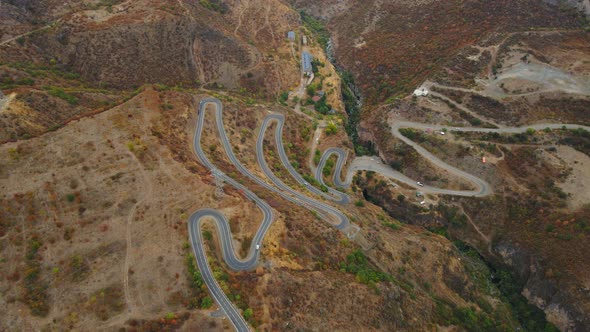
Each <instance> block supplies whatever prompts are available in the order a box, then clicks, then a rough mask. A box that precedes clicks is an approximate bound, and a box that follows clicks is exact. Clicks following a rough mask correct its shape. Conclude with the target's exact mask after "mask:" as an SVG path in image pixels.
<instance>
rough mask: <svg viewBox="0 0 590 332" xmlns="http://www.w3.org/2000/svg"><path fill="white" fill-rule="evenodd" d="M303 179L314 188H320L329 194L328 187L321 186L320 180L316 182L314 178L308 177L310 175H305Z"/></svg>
mask: <svg viewBox="0 0 590 332" xmlns="http://www.w3.org/2000/svg"><path fill="white" fill-rule="evenodd" d="M301 177H303V179H304V180H305V181H307V182H308V183H309V184H311V185H312V186H314V187H316V188H319V189H320V190H321V191H323V192H325V193H327V192H328V187H326V186H325V185H323V184H321V183H320V182H319V181H318V180H316V179H315V178H314V177H313V176H311V175H308V174H303V175H302V176H301Z"/></svg>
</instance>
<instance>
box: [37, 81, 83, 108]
mask: <svg viewBox="0 0 590 332" xmlns="http://www.w3.org/2000/svg"><path fill="white" fill-rule="evenodd" d="M43 89H44V90H45V91H47V93H48V94H49V95H51V96H54V97H57V98H60V99H63V100H65V101H67V102H68V104H70V105H77V104H78V98H76V97H74V96H72V95H70V94H68V93H67V92H65V91H64V89H62V88H58V87H56V86H44V87H43Z"/></svg>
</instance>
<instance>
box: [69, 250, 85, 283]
mask: <svg viewBox="0 0 590 332" xmlns="http://www.w3.org/2000/svg"><path fill="white" fill-rule="evenodd" d="M70 269H71V271H72V273H71V275H72V281H75V282H79V281H82V280H84V279H86V277H87V276H88V273H90V266H88V263H87V262H86V260H85V259H84V258H83V257H82V256H80V255H73V256H72V257H71V258H70Z"/></svg>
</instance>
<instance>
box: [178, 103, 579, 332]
mask: <svg viewBox="0 0 590 332" xmlns="http://www.w3.org/2000/svg"><path fill="white" fill-rule="evenodd" d="M208 105H213V106H214V107H215V119H216V126H217V130H218V131H219V137H220V139H221V143H222V145H223V147H224V150H225V153H226V155H227V157H228V158H229V160H230V162H231V163H232V164H233V165H234V166H235V167H236V169H237V170H238V171H239V172H240V173H242V174H243V175H244V176H246V177H248V178H249V179H250V180H252V181H254V182H255V183H257V184H258V185H260V186H262V187H264V188H265V189H267V190H270V191H271V192H273V193H276V194H278V195H280V196H281V197H282V198H284V199H286V200H288V201H290V202H292V203H294V204H298V205H301V206H305V207H306V208H308V209H309V210H311V211H314V212H315V213H317V215H318V216H320V217H321V218H322V219H323V220H324V221H326V222H329V223H330V224H331V225H332V226H334V227H335V228H337V229H339V230H341V231H342V232H344V233H346V234H347V235H348V236H349V237H352V236H353V235H352V234H355V233H354V232H351V231H352V230H355V229H356V231H358V230H359V228H358V226H355V225H352V224H351V223H350V221H349V219H348V217H347V216H346V215H345V214H344V213H342V212H341V211H339V210H338V209H337V208H334V207H332V206H331V205H328V204H326V203H324V202H322V201H319V200H317V199H314V198H311V197H308V196H306V195H304V194H302V193H300V192H298V191H297V190H295V189H293V188H291V187H289V186H288V185H287V184H285V183H284V182H283V181H282V180H281V179H279V178H278V177H277V176H276V175H275V174H274V173H273V172H272V170H271V169H270V168H269V167H268V165H267V163H266V160H265V159H264V136H265V133H266V131H267V129H268V128H269V126H270V125H271V123H273V122H276V124H277V125H276V128H275V145H276V148H277V150H278V155H279V158H280V161H281V163H282V165H283V167H285V168H286V169H287V171H288V172H289V174H290V176H291V177H293V179H295V181H296V182H297V183H298V184H299V185H301V186H302V187H304V188H306V189H308V190H309V191H311V192H312V193H314V194H316V195H318V196H321V197H323V198H324V199H327V200H330V201H333V202H336V203H339V204H347V203H349V202H350V198H349V197H348V195H346V194H345V193H343V192H340V191H338V190H335V189H332V188H329V192H328V193H325V192H322V191H321V190H319V189H318V188H316V187H314V186H312V185H311V184H309V183H308V182H306V181H305V179H304V178H303V177H302V176H301V175H300V174H299V173H297V171H296V170H295V169H294V168H293V167H292V166H291V163H290V162H289V159H288V156H287V153H286V152H285V150H284V145H283V140H282V133H283V127H284V123H285V117H284V116H283V115H282V114H273V113H271V114H269V115H267V116H266V117H265V118H264V120H263V122H262V125H261V128H260V131H259V133H258V138H257V142H256V158H257V162H258V164H259V166H260V168H261V170H262V171H263V173H264V174H265V176H266V177H267V178H268V180H269V181H270V182H271V183H268V182H267V181H265V180H263V179H261V178H259V177H257V176H256V175H254V174H253V173H251V172H250V171H249V170H248V169H247V168H246V167H245V166H244V165H242V164H241V162H240V161H239V160H238V159H237V158H236V156H235V155H234V153H233V149H232V146H231V144H230V142H229V139H228V137H227V135H226V132H225V129H224V126H223V118H222V115H223V106H222V104H221V102H220V101H219V100H218V99H215V98H207V99H204V100H202V101H201V102H200V103H199V110H198V119H197V128H196V131H195V136H194V142H193V143H194V146H193V147H194V151H195V154H196V155H197V157H198V158H199V160H200V161H201V163H202V164H203V165H204V166H205V167H207V169H209V170H210V171H211V172H212V173H214V174H215V175H216V176H217V177H218V178H221V179H222V180H223V181H224V182H226V183H229V184H230V185H232V186H234V187H235V188H237V189H239V190H241V191H242V192H243V193H244V195H245V196H246V197H247V198H248V199H250V200H252V201H253V202H254V203H255V204H256V205H257V206H258V208H259V209H260V210H261V211H262V214H263V220H262V222H261V225H260V227H259V229H258V230H257V232H256V234H255V236H254V238H253V240H252V244H251V246H250V251H249V253H248V255H247V257H245V258H239V257H237V256H236V252H235V249H234V247H233V244H232V238H233V237H232V235H231V232H230V227H229V223H228V221H227V219H226V218H225V217H224V216H223V215H222V214H221V213H220V212H218V211H216V210H213V209H202V210H198V211H196V212H195V213H193V214H192V215H191V216H190V218H189V223H188V227H189V234H190V243H191V245H192V249H193V252H194V255H195V259H196V261H197V266H198V267H199V270H200V271H201V273H202V276H203V280H204V282H205V284H206V285H207V287H208V288H209V290H210V292H211V295H212V297H213V299H214V300H215V302H216V303H217V304H218V305H219V306H220V308H221V310H222V311H223V312H224V313H225V314H226V316H227V317H228V318H229V320H230V322H231V323H232V325H233V326H234V327H235V329H236V330H237V331H249V330H250V328H249V326H248V324H247V322H246V321H245V319H244V318H243V316H242V315H241V314H240V312H239V310H238V308H236V307H235V306H234V305H233V304H232V302H231V301H230V300H229V299H228V297H227V296H226V295H225V294H224V292H223V290H222V289H221V288H220V286H219V284H218V283H217V281H216V280H215V278H214V276H213V273H212V271H211V269H210V267H209V265H208V262H207V256H206V253H205V248H204V246H203V239H202V234H201V231H200V230H201V225H202V223H203V221H204V220H205V219H206V218H208V219H212V220H213V221H214V222H215V226H216V228H217V231H218V234H219V241H220V245H221V248H222V255H223V258H224V260H225V262H226V264H227V265H228V267H229V268H230V269H232V270H236V271H244V270H252V269H254V268H255V267H256V265H257V262H258V258H259V255H260V250H259V249H258V248H260V247H261V245H262V241H263V239H264V236H265V235H266V233H267V232H268V229H269V228H270V225H271V224H272V222H273V220H274V217H275V216H274V213H273V210H272V208H271V207H270V206H269V205H268V204H267V203H266V202H265V201H263V200H262V199H260V198H259V197H258V196H256V194H254V193H253V192H251V191H250V190H248V188H246V187H245V186H244V185H242V184H240V183H239V182H238V181H236V180H234V179H232V178H231V177H229V176H227V175H225V174H224V173H223V172H222V171H221V170H219V169H217V168H216V167H215V165H214V164H213V163H211V162H210V161H209V159H208V158H207V156H206V155H205V152H204V151H203V149H202V147H201V138H202V133H203V126H204V119H205V116H206V108H207V106H208ZM564 127H565V128H567V129H579V128H581V129H585V130H590V127H587V126H582V125H570V124H565V125H562V124H535V125H530V126H524V127H513V128H509V127H503V128H499V129H490V128H472V127H461V128H449V129H450V130H452V131H461V132H486V133H490V132H496V133H524V132H526V131H527V130H528V129H529V128H532V129H535V130H542V129H545V128H550V129H560V128H564ZM401 128H413V129H418V130H434V131H441V130H442V129H443V128H445V127H444V126H441V125H429V124H423V123H414V122H400V121H398V122H394V123H391V130H392V134H393V136H394V137H396V138H398V139H400V140H401V141H403V142H404V143H406V144H408V145H410V146H412V147H413V148H414V149H415V150H416V151H417V152H418V153H419V154H420V155H421V156H422V157H424V158H425V159H427V160H428V161H430V162H431V163H433V164H434V165H436V166H438V167H440V168H442V169H444V170H447V171H448V172H450V173H451V174H454V175H456V176H459V177H462V178H464V179H466V180H468V181H469V182H471V183H472V184H473V186H474V187H475V189H473V190H450V189H441V188H436V187H431V186H418V185H417V184H416V182H415V181H414V180H413V179H410V178H408V177H406V176H405V175H403V174H402V173H400V172H398V171H396V170H394V169H393V168H391V167H390V166H389V165H386V164H384V163H382V162H381V161H380V160H379V158H378V157H367V156H365V157H357V158H355V159H354V160H353V161H352V163H351V165H350V167H349V168H348V171H347V173H346V176H345V177H344V178H345V180H344V181H343V180H341V177H342V169H343V167H344V164H345V162H346V159H347V152H346V151H345V150H343V149H341V148H329V149H327V150H326V151H324V153H323V154H322V157H321V159H320V162H319V164H318V167H317V168H316V170H315V172H316V174H315V177H316V179H317V180H318V181H319V182H320V183H321V184H324V180H323V176H322V169H323V167H324V166H325V164H326V162H327V160H328V158H330V157H331V156H332V155H335V156H336V157H337V162H336V165H335V172H334V177H333V181H334V184H335V185H336V186H338V187H341V188H348V187H349V186H350V184H351V182H352V178H353V176H354V174H355V172H357V171H360V170H372V171H375V172H377V173H380V174H382V175H383V176H385V177H389V178H392V179H394V180H396V181H399V182H403V183H406V184H407V185H410V186H412V187H415V188H417V189H418V188H419V189H420V190H421V191H423V192H425V193H433V194H443V195H455V196H474V197H484V196H487V195H490V194H492V192H493V191H492V188H491V186H490V185H489V184H488V183H487V182H486V181H484V180H482V179H480V178H478V177H476V176H474V175H472V174H469V173H467V172H465V171H463V170H460V169H458V168H456V167H453V166H451V165H449V164H447V163H445V162H444V161H442V160H440V159H439V158H438V157H436V156H434V155H433V154H432V153H430V152H428V151H427V150H426V149H424V148H422V147H421V146H420V145H418V144H417V143H416V142H414V141H412V140H410V139H409V138H407V137H405V136H403V135H402V134H401V133H400V129H401ZM312 153H313V151H312ZM324 185H325V184H324Z"/></svg>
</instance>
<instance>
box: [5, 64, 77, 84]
mask: <svg viewBox="0 0 590 332" xmlns="http://www.w3.org/2000/svg"><path fill="white" fill-rule="evenodd" d="M6 65H7V66H9V67H11V68H15V69H18V70H22V71H24V72H26V73H27V74H29V75H31V76H32V77H49V76H55V77H61V78H64V79H66V80H76V79H79V78H80V75H79V74H78V73H74V72H71V71H68V70H66V69H64V68H63V67H61V66H59V65H55V64H52V65H49V66H47V65H40V64H34V63H30V62H13V63H8V64H6Z"/></svg>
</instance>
